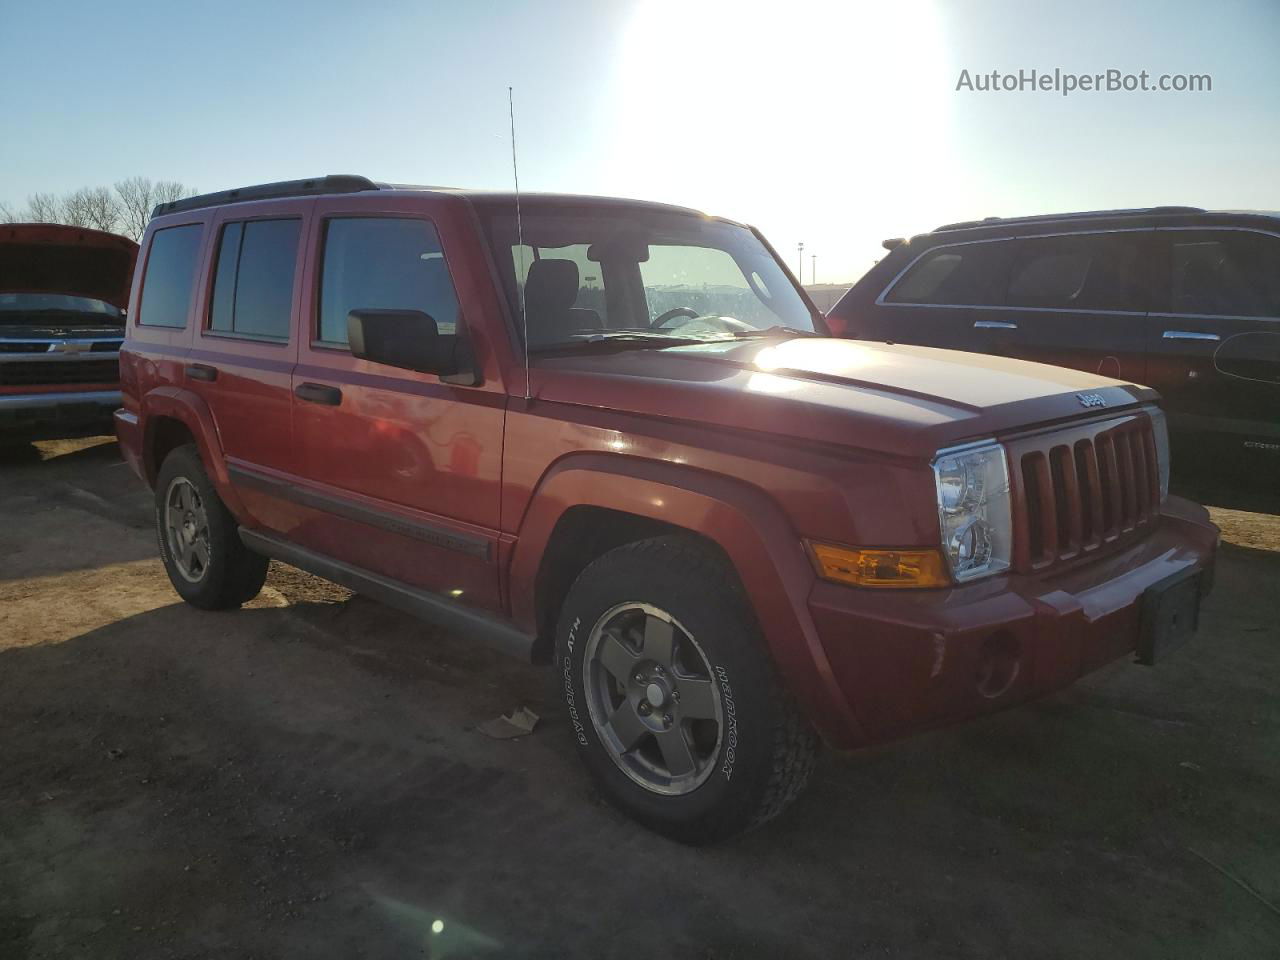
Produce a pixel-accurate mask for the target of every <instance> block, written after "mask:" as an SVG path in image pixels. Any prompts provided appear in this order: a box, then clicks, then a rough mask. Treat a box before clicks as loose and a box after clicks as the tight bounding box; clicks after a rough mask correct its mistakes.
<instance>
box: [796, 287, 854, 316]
mask: <svg viewBox="0 0 1280 960" xmlns="http://www.w3.org/2000/svg"><path fill="white" fill-rule="evenodd" d="M852 286H853V284H852V283H812V284H806V285H805V288H804V290H805V293H807V294H809V299H810V300H812V301H813V302H814V303H815V304H816V305H817V307H818V309H819V310H821V311H822V312H823V313H826V312H827V311H828V310H830V309H831V308H832V307H834V306H835V305H836V301H837V300H839V299H840V298H841V297H843V296H844V292H845V291H846V290H848V289H849V288H850V287H852Z"/></svg>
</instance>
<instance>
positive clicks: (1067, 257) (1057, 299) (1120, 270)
mask: <svg viewBox="0 0 1280 960" xmlns="http://www.w3.org/2000/svg"><path fill="white" fill-rule="evenodd" d="M1144 236H1146V234H1144V233H1094V234H1079V235H1076V236H1068V237H1024V238H1022V239H1019V240H1015V241H1013V243H1014V257H1013V269H1012V270H1011V272H1010V275H1009V289H1008V292H1007V295H1006V297H1005V301H1004V302H1005V304H1006V305H1007V306H1011V307H1047V308H1052V309H1058V310H1131V311H1143V310H1145V309H1146V306H1145V301H1146V297H1145V296H1144V293H1143V291H1144V290H1145V289H1146V274H1145V270H1144V268H1143V264H1142V239H1141V238H1142V237H1144Z"/></svg>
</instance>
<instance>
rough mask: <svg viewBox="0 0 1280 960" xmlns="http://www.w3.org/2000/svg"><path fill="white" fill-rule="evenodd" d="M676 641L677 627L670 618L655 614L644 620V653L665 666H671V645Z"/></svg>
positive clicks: (648, 657) (649, 658) (648, 658)
mask: <svg viewBox="0 0 1280 960" xmlns="http://www.w3.org/2000/svg"><path fill="white" fill-rule="evenodd" d="M674 642H675V629H674V628H673V627H672V625H671V621H670V620H663V619H662V618H661V617H656V616H654V615H653V614H650V615H649V616H647V617H645V620H644V655H645V659H647V660H653V661H655V662H657V663H660V664H662V665H663V666H665V667H669V666H671V647H672V644H673V643H674Z"/></svg>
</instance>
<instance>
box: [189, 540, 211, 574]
mask: <svg viewBox="0 0 1280 960" xmlns="http://www.w3.org/2000/svg"><path fill="white" fill-rule="evenodd" d="M191 555H192V556H193V557H195V558H196V559H197V560H199V561H200V570H201V571H202V572H203V571H205V570H207V569H209V544H207V543H206V542H205V541H203V540H197V541H196V542H195V543H193V544H192V545H191ZM188 569H189V568H188Z"/></svg>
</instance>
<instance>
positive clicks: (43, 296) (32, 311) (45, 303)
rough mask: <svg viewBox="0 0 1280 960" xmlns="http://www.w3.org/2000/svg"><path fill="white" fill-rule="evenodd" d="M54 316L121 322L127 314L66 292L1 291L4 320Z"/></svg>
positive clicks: (0, 318)
mask: <svg viewBox="0 0 1280 960" xmlns="http://www.w3.org/2000/svg"><path fill="white" fill-rule="evenodd" d="M51 318H56V319H68V318H71V319H75V320H77V321H81V322H88V323H95V322H96V323H105V324H115V325H118V324H120V323H122V322H123V320H124V314H123V313H122V312H121V311H120V309H119V308H118V307H113V306H112V305H111V304H109V303H104V302H103V301H102V300H94V299H92V298H90V297H73V296H71V295H69V294H65V293H0V323H44V322H47V321H48V320H50V319H51Z"/></svg>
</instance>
